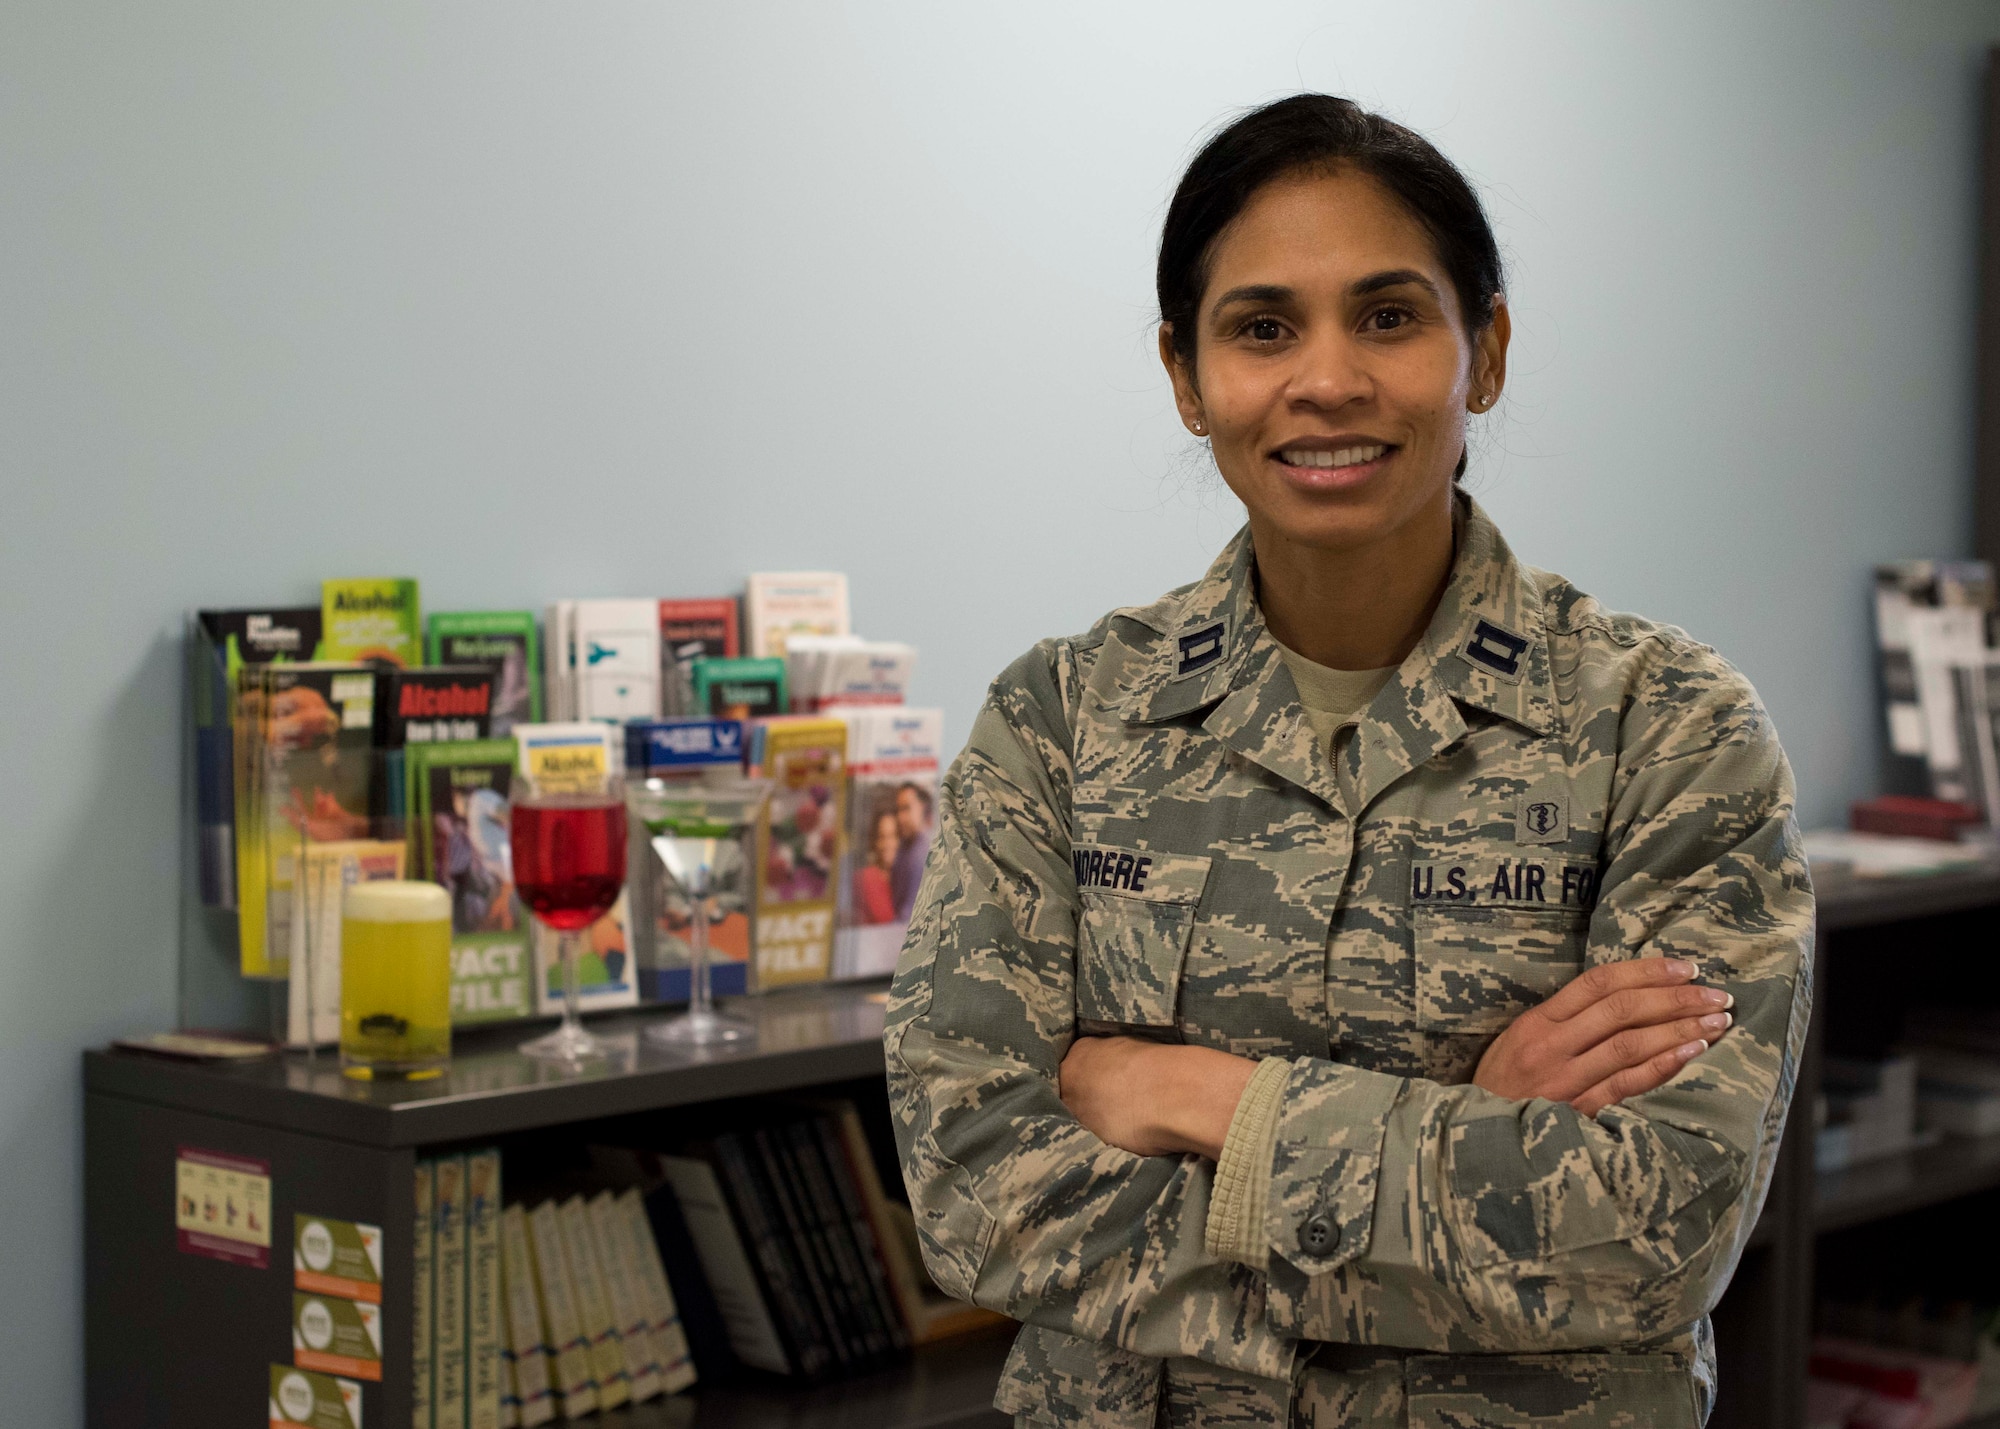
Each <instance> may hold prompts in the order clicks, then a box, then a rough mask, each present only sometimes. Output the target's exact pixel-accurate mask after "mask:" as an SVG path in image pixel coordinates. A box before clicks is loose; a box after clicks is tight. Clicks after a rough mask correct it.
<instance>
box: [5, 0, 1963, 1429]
mask: <svg viewBox="0 0 2000 1429" xmlns="http://www.w3.org/2000/svg"><path fill="white" fill-rule="evenodd" d="M1996 37H2000V5H1996V4H1995V3H1993V0H1983V3H1931V4H1926V5H1921V6H1918V5H1895V6H1888V5H1880V4H1872V3H1832V0H1827V3H1821V4H1816V5H1811V6H1806V5H1798V4H1780V3H1768V0H1724V2H1723V3H1677V4H1673V5H1666V4H1655V5H1650V6H1637V5H1621V6H1608V5H1602V4H1594V3H1593V4H1561V5H1557V4H1532V5H1530V4H1510V5H1492V4H1485V5H1474V4H1469V3H1468V4H1456V5H1450V4H1445V5H1437V4H1433V5H1418V4H1409V3H1403V4H1396V5H1388V4H1381V3H1370V4H1330V3H1317V4H1304V3H1295V4H1283V3H1257V4H1250V3H1236V4H1233V5H1230V6H1214V5H1196V4H1162V3H1158V0H1149V2H1148V3H1144V4H1141V3H1136V0H1120V3H1098V4H1094V5H1076V4H1073V3H1015V4H1010V5H997V6H983V7H977V8H975V7H970V6H940V5H934V4H929V3H910V4H868V5H851V6H839V5H832V4H804V3H801V4H796V5H788V6H771V5H756V4H739V5H729V6H723V5H699V6H698V5H692V4H682V5H669V4H646V5H625V6H611V5H602V4H571V5H561V6H553V5H537V4H527V3H482V4H478V5H473V4H454V5H441V4H429V5H426V4H409V3H395V4H357V3H345V4H318V5H298V4H288V5H269V4H251V3H244V4H237V5H221V4H214V5H199V4H192V3H183V2H182V0H169V3H159V4H150V5H128V6H104V5H100V4H90V3H79V0H15V3H14V4H12V5H10V6H9V7H7V9H6V11H5V15H4V18H0V600H4V619H0V670H4V671H6V687H5V691H6V697H5V704H4V713H0V793H3V794H4V799H5V807H6V817H5V818H4V819H0V1208H4V1209H0V1270H4V1275H5V1280H6V1285H7V1291H8V1293H7V1294H6V1296H5V1297H0V1403H4V1404H5V1405H6V1406H7V1408H6V1410H5V1415H4V1417H5V1418H6V1419H7V1420H8V1421H9V1422H18V1423H23V1424H27V1423H34V1424H46V1425H63V1424H74V1423H76V1422H77V1420H78V1418H79V1408H78V1405H79V1401H80V1393H81V1371H80V1342H81V1329H80V1325H81V1315H80V1305H79V1300H80V1284H79V1279H80V1277H79V1265H80V1256H81V1251H80V1242H79V1230H78V1195H79V1193H78V1184H77V1182H78V1176H77V1168H78V1159H79V1153H78V1120H79V1100H80V1099H79V1093H78V1090H77V1080H78V1078H77V1061H76V1057H77V1053H78V1051H79V1050H80V1049H81V1048H82V1047H84V1046H86V1045H90V1044H94V1043H101V1042H103V1041H104V1040H105V1039H107V1038H109V1037H111V1036H112V1035H114V1034H117V1033H121V1032H127V1031H133V1030H137V1029H142V1028H149V1027H157V1026H162V1025H165V1024H167V1023H168V1022H170V1021H171V1019H172V1018H173V1016H174V1007H175V932H174V929H175V920H176V914H175V900H176V888H177V877H178V875H177V870H178V867H179V862H178V861H179V851H178V843H177V841H178V839H179V838H180V830H179V829H178V827H177V822H176V810H177V808H178V807H179V799H180V793H179V777H180V776H179V759H178V748H179V746H178V743H177V740H178V729H177V720H178V712H179V706H180V692H179V684H178V680H177V671H178V667H177V663H176V660H177V656H176V650H175V635H176V631H177V630H178V628H179V622H180V620H181V616H182V612H183V611H185V610H186V609H188V608H190V607H193V606H196V605H229V604H249V603H258V602H266V601H286V600H299V599H310V598H312V597H313V595H314V593H315V590H316V583H317V581H318V580H319V579H320V577H322V576H323V575H329V574H374V573H405V572H408V573H414V574H417V575H419V576H421V578H422V579H423V582H424V590H425V595H426V597H427V599H428V602H429V603H430V604H431V605H433V606H434V607H444V606H459V607H467V606H470V607H478V606H489V605H517V604H520V603H523V602H529V601H532V602H535V603H537V604H539V603H540V602H541V601H543V600H545V599H547V598H549V597H552V596H556V595H561V594H573V595H623V594H655V593H659V594H667V593H705V592H710V591H718V590H726V589H730V588H732V587H734V586H735V585H737V584H738V583H739V581H740V577H741V575H742V573H743V572H744V571H745V570H747V569H751V568H763V569H781V568H786V567H798V566H837V567H842V568H845V569H846V570H848V571H850V572H852V573H853V576H854V589H855V611H856V617H857V620H858V622H859V624H860V627H861V628H862V629H863V630H864V631H865V632H867V633H869V634H874V635H880V636H897V637H904V638H908V639H911V640H914V641H915V642H916V643H917V644H918V645H920V646H921V647H922V649H923V651H924V664H923V667H922V671H921V674H920V676H919V688H918V690H917V694H918V696H919V697H920V698H922V699H925V700H927V701H935V702H938V703H941V704H943V705H944V706H945V708H946V710H947V711H948V715H949V719H950V723H951V733H952V735H953V737H954V738H957V737H962V735H963V732H964V730H965V728H966V725H967V722H968V720H969V718H970V716H971V713H972V711H973V709H974V707H975V705H976V702H977V700H978V698H979V695H980V692H981V690H982V688H983V686H984V682H985V681H986V679H987V678H988V677H989V676H990V675H991V674H992V673H993V672H995V671H996V670H997V669H998V668H999V667H1000V666H1001V665H1003V664H1004V663H1005V662H1006V661H1007V660H1008V659H1009V658H1010V657H1011V656H1012V655H1014V654H1015V653H1017V652H1018V651H1019V650H1021V649H1022V648H1024V647H1025V646H1026V645H1027V644H1028V643H1030V642H1031V641H1033V640H1034V639H1036V638H1037V637H1039V636H1042V635H1046V634H1050V633H1054V632H1061V631H1069V630H1075V629H1078V628H1081V627H1082V626H1084V625H1085V624H1087V623H1088V622H1089V621H1090V620H1091V619H1092V618H1093V617H1094V616H1095V615H1096V614H1098V613H1099V612H1100V611H1102V610H1103V609H1105V608H1106V607H1109V606H1111V605H1113V604H1118V603H1124V602H1128V601H1133V600H1142V599H1145V598H1148V597H1150V596H1152V595H1153V594H1155V593H1157V592H1158V591H1160V590H1162V589H1164V588H1165V587H1167V586H1169V585H1172V584H1176V583H1178V582H1180V581H1182V580H1185V579H1188V578H1190V577H1192V576H1193V575H1195V574H1197V573H1198V572H1199V571H1200V570H1201V568H1202V567H1203V565H1204V563H1205V561H1206V560H1207V557H1208V555H1209V554H1210V552H1212V550H1213V549H1214V548H1215V547H1216V546H1218V545H1219V544H1220V543H1221V541H1222V540H1223V539H1224V538H1225V537H1226V536H1227V535H1228V533H1229V532H1230V530H1231V529H1232V528H1233V526H1234V524H1235V521H1236V519H1237V517H1236V512H1235V510H1234V508H1233V506H1232V504H1231V502H1230V501H1229V500H1228V498H1227V497H1226V495H1225V494H1223V493H1222V492H1221V491H1220V488H1219V485H1218V484H1217V483H1216V482H1215V481H1214V479H1213V478H1212V477H1205V476H1204V475H1203V474H1202V473H1201V470H1200V465H1199V462H1198V461H1197V460H1195V459H1194V458H1193V457H1192V456H1191V455H1190V454H1189V452H1188V449H1187V448H1186V446H1185V443H1184V438H1183V437H1182V435H1181V434H1180V431H1179V428H1178V427H1177V426H1176V425H1175V423H1174V422H1173V420H1172V416H1171V410H1170V407H1169V404H1168V401H1167V396H1166V392H1165V388H1164V386H1163V384H1162V382H1161V380H1160V377H1159V374H1158V372H1157V370H1156V368H1155V365H1154V362H1153V359H1152V357H1151V354H1150V349H1151V338H1150V331H1149V326H1148V316H1149V305H1150V292H1149V272H1150V261H1151V247H1152V244H1153V241H1154V237H1155V229H1156V225H1157V223H1158V220H1159V217H1160V214H1161V211H1162V208H1163V206H1164V201H1165V198H1166V195H1167V193H1168V191H1169V188H1170V186H1171V183H1172V181H1173V178H1174V176H1175V173H1176V170H1177V168H1178V166H1179V165H1180V164H1181V163H1182V162H1183V160H1184V159H1185V157H1186V156H1187V154H1188V153H1189V152H1190V145H1191V142H1192V141H1193V139H1194V137H1195V136H1196V135H1197V134H1198V133H1200V132H1201V131H1203V130H1205V129H1206V128H1207V127H1208V126H1210V125H1211V124H1213V123H1214V122H1215V121H1216V120H1217V119H1218V118H1219V117H1220V116H1222V115H1223V114H1224V113H1225V112H1227V111H1229V110H1231V109H1232V108H1234V107H1237V106H1241V105H1245V104H1249V103H1252V102H1255V101H1259V100H1262V99H1267V98H1271V97H1274V96H1276V95H1278V94H1280V93H1283V92H1286V91H1289V90H1292V89H1295V88H1298V87H1301V86H1310V87H1318V88H1326V89H1333V90H1340V91H1345V92H1347V93H1350V94H1352V95H1354V96H1356V97H1358V98H1360V99H1362V100H1364V101H1367V102H1372V103H1376V104H1379V105H1380V106H1383V107H1386V108H1387V109H1388V110H1390V111H1391V112H1392V113H1394V114H1396V115H1398V116H1399V117H1402V118H1404V119H1406V120H1408V121H1409V122H1412V123H1414V124H1416V125H1418V126H1420V127H1422V128H1424V129H1425V130H1427V131H1428V132H1430V133H1431V134H1432V135H1434V136H1435V137H1436V138H1437V139H1438V140H1439V142H1440V143H1441V144H1442V145H1443V146H1444V148H1445V149H1446V150H1447V151H1448V152H1450V153H1451V154H1453V155H1454V156H1456V157H1457V158H1458V159H1459V160H1460V161H1461V162H1462V163H1463V164H1464V165H1465V167H1466V168H1467V169H1468V170H1469V171H1470V172H1471V173H1472V174H1473V175H1474V176H1475V177H1476V179H1477V180H1478V181H1479V183H1480V184H1481V185H1482V187H1483V189H1484V191H1485V193H1486V194H1487V196H1488V198H1489V200H1490V202H1491V205H1492V210H1493V213H1494V217H1495V219H1496V221H1497V223H1498V225H1499V227H1500V230H1501V234H1502V237H1503V240H1504V242H1505V245H1506V248H1507V251H1508V254H1509V256H1510V258H1511V260H1512V263H1513V269H1514V281H1513V285H1512V291H1513V298H1514V311H1515V314H1516V321H1517V324H1518V330H1519V334H1520V335H1519V341H1518V345H1517V347H1516V350H1515V368H1514V371H1515V377H1514V382H1513V385H1512V388H1511V390H1510V394H1509V397H1508V399H1507V401H1506V403H1505V404H1504V406H1503V407H1502V408H1501V409H1500V411H1499V413H1498V414H1497V415H1496V416H1495V417H1494V418H1493V419H1492V420H1491V421H1490V422H1489V423H1488V427H1487V435H1486V437H1485V438H1484V444H1483V453H1482V455H1481V457H1480V459H1479V460H1478V461H1477V462H1476V465H1475V478H1474V484H1475V489H1477V490H1479V491H1480V492H1481V493H1482V494H1483V495H1484V496H1485V498H1486V499H1487V500H1488V501H1489V502H1490V504H1491V506H1492V508H1493V509H1494V510H1495V512H1496V513H1497V514H1498V515H1499V517H1500V519H1501V520H1502V522H1503V523H1504V525H1505V526H1506V528H1507V529H1508V531H1509V532H1510V533H1511V535H1512V536H1513V537H1514V539H1515V541H1516V544H1517V546H1518V548H1519V549H1520V550H1521V551H1522V552H1523V554H1524V555H1525V556H1526V557H1527V558H1528V559H1530V560H1532V561H1535V562H1537V563H1539V564H1543V565H1547V566H1551V567H1554V568H1557V569H1561V570H1563V571H1566V572H1567V573H1569V574H1570V575H1572V576H1573V577H1574V578H1576V579H1577V580H1578V581H1579V583H1580V584H1582V585H1583V586H1584V587H1585V588H1586V589H1590V590H1593V591H1595V592H1597V593H1598V594H1600V595H1602V596H1603V597H1605V598H1606V599H1607V600H1609V601H1610V602H1612V603H1614V604H1616V605H1619V606H1623V607H1626V608H1633V609H1638V610H1642V611H1645V612H1647V613H1649V614H1653V615H1656V616H1660V617H1664V618H1667V619H1671V620H1673V621H1676V622H1678V623H1681V624H1684V625H1686V626H1687V627H1688V628H1690V629H1692V630H1694V631H1696V632H1697V633H1699V634H1701V635H1702V636H1704V637H1706V638H1707V639H1709V640H1711V641H1713V642H1714V643H1715V644H1717V645H1718V646H1720V647H1721V648H1722V650H1723V651H1724V652H1725V653H1727V654H1728V655H1730V656H1731V657H1732V658H1734V659H1735V660H1736V661H1737V662H1738V663H1739V664H1741V665H1742V666H1743V668H1744V669H1746V670H1747V671H1748V672H1749V674H1750V675H1751V676H1752V678H1753V679H1755V681H1756V682H1757V684H1758V686H1759V687H1760V688H1761V689H1762V690H1763V692H1764V694H1765V696H1766V698H1767V700H1768V701H1769V703H1770V705H1771V708H1772V709H1773V711H1774V712H1775V714H1776V717H1777V720H1778V723H1779V726H1780V728H1781V730H1782V731H1783V733H1784V735H1785V737H1786V742H1787V744H1788V746H1789V747H1790V749H1791V751H1792V755H1793V758H1794V760H1795V762H1796V763H1797V766H1798V770H1799V774H1800V777H1801V781H1802V786H1803V790H1804V801H1805V809H1806V811H1807V813H1808V815H1809V817H1810V818H1811V819H1813V820H1815V821H1826V820H1830V819H1833V818H1836V817H1838V815H1839V811H1840V810H1841V808H1842V807H1843V805H1844V803H1845V801H1846V800H1847V799H1848V798H1849V797H1850V796H1852V795H1855V794H1857V793H1860V792H1863V791H1865V790H1867V789H1868V788H1869V787H1870V784H1871V780H1872V778H1873V770H1874V759H1875V750H1876V743H1877V741H1876V734H1875V725H1876V718H1875V713H1874V710H1873V707H1872V704H1871V700H1872V686H1871V678H1870V675H1869V664H1868V635H1867V630H1866V624H1865V616H1866V601H1865V596H1864V572H1865V569H1866V567H1867V566H1868V564H1869V563H1870V562H1871V561H1873V560H1875V559H1877V558H1880V557H1893V556H1901V555H1906V554H1915V553H1945V554H1958V553H1962V552H1963V551H1964V549H1965V546H1966V541H1967V528H1968V523H1969V508H1970V481H1969V471H1968V468H1969V461H1970V452H1971V421H1972V406H1971V368H1972V357H1973V350H1972V333H1973V317H1972V311H1973V302H1974V242H1975V217H1976V202H1975V158H1976V145H1975V125H1976V114H1977V107H1976V106H1977V92H1978V90H1977V74H1978V68H1979V64H1980V55H1981V51H1982V47H1983V46H1984V45H1985V44H1986V43H1987V42H1988V41H1990V40H1992V39H1994V38H1996ZM132 1194H133V1198H134V1199H133V1212H134V1214H142V1215H147V1216H151V1217H155V1218H158V1219H159V1222H160V1225H161V1227H162V1229H161V1234H162V1235H164V1234H166V1233H167V1232H166V1230H165V1226H166V1224H167V1222H166V1219H165V1217H166V1215H167V1210H166V1207H167V1204H168V1191H167V1188H166V1187H165V1186H155V1187H135V1188H133V1190H132Z"/></svg>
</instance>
